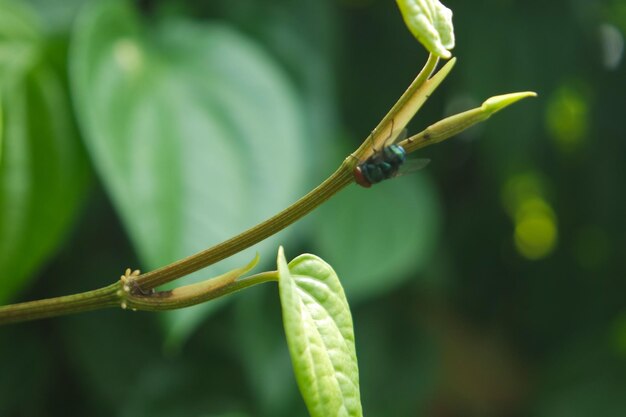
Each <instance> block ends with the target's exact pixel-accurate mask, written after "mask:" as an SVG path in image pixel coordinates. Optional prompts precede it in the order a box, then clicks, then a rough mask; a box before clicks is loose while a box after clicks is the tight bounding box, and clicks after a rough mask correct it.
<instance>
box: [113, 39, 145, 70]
mask: <svg viewBox="0 0 626 417" xmlns="http://www.w3.org/2000/svg"><path fill="white" fill-rule="evenodd" d="M113 56H114V57H115V62H117V64H118V65H119V66H120V67H121V68H122V69H123V70H124V71H126V72H128V73H133V74H134V73H137V72H138V71H139V70H140V69H141V67H142V65H143V53H142V51H141V49H139V46H138V45H137V42H135V41H133V40H131V39H120V40H119V41H117V42H115V46H114V47H113Z"/></svg>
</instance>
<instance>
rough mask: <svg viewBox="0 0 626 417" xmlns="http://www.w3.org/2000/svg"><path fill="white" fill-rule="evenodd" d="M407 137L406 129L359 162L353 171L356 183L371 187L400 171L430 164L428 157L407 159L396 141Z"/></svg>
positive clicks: (412, 169) (409, 170)
mask: <svg viewBox="0 0 626 417" xmlns="http://www.w3.org/2000/svg"><path fill="white" fill-rule="evenodd" d="M405 137H406V129H404V130H403V131H402V132H401V133H400V134H399V135H398V136H397V137H396V138H395V140H392V141H391V144H389V145H386V146H384V147H383V148H382V149H381V150H380V151H376V152H374V154H372V156H370V157H369V158H367V159H366V160H365V161H363V162H361V163H360V164H358V165H357V166H356V167H355V168H354V171H353V173H354V179H355V181H356V183H357V184H359V185H360V186H362V187H365V188H369V187H371V186H372V184H377V183H379V182H381V181H384V180H387V179H389V178H393V177H395V176H397V175H398V174H399V173H406V172H411V171H416V170H418V169H421V168H424V167H425V166H426V165H428V162H429V160H428V159H411V160H408V161H407V158H406V151H405V150H404V148H403V147H402V146H400V145H398V144H395V143H394V142H399V141H401V140H402V139H404V138H405ZM390 139H391V138H390ZM387 141H389V139H388V140H387ZM405 162H406V164H405Z"/></svg>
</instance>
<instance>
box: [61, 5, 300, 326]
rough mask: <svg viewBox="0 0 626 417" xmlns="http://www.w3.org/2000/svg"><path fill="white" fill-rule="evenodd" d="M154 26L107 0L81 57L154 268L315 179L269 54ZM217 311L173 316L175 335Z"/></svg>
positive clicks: (78, 89)
mask: <svg viewBox="0 0 626 417" xmlns="http://www.w3.org/2000/svg"><path fill="white" fill-rule="evenodd" d="M151 23H152V24H151V25H150V26H144V25H143V24H142V21H141V20H140V19H139V18H138V16H137V15H136V14H135V13H134V11H133V10H132V9H130V8H129V7H128V6H127V5H125V4H123V3H119V2H102V3H100V4H98V5H96V6H94V7H90V8H88V9H87V10H86V11H85V14H84V15H83V16H82V17H81V18H80V19H79V21H78V25H77V27H76V31H75V34H74V48H73V53H72V56H71V69H72V76H73V83H74V85H73V86H74V96H75V100H76V102H77V108H78V114H79V119H80V122H81V127H82V128H83V132H84V134H85V139H86V142H87V145H88V150H89V151H90V153H91V156H92V158H93V159H94V161H95V164H96V167H97V169H98V172H99V174H100V176H101V177H102V180H103V182H104V183H105V185H106V188H107V190H108V192H109V194H110V196H111V198H112V200H113V202H114V204H115V206H116V208H117V210H118V212H119V213H120V215H121V218H122V220H123V222H124V225H125V227H126V229H127V231H128V233H129V234H130V237H131V240H132V241H133V243H134V245H135V247H136V249H137V251H138V252H139V255H140V259H141V260H142V263H143V265H144V266H145V267H147V268H150V269H152V268H156V267H159V266H162V265H164V264H167V263H169V262H172V261H175V260H178V259H180V258H182V257H185V256H188V255H191V254H192V253H195V252H197V251H200V250H203V249H205V248H207V247H209V246H211V245H213V244H216V243H219V242H221V241H223V240H225V239H227V238H229V237H231V236H233V235H234V234H236V233H239V232H241V231H243V230H244V229H245V228H247V227H250V226H252V225H254V224H255V223H257V222H259V221H261V220H263V219H265V218H267V217H269V216H270V215H272V214H274V213H275V212H277V211H278V210H279V209H282V208H284V207H285V206H286V205H288V204H289V203H291V202H292V201H293V200H295V199H296V198H297V197H298V196H299V195H300V194H301V193H302V191H303V190H302V186H303V180H304V178H305V175H306V172H305V171H304V170H303V169H302V165H303V161H304V154H305V152H304V143H303V137H304V133H303V132H304V123H303V121H302V119H303V118H302V110H301V103H300V102H299V101H298V97H297V96H296V94H295V93H294V91H293V89H292V87H291V86H290V84H289V83H288V82H287V79H286V76H285V75H284V74H283V72H282V71H281V70H280V68H278V67H277V66H276V64H275V63H274V62H273V61H272V59H271V58H270V57H268V56H267V55H266V54H265V53H264V51H262V50H261V49H260V48H259V47H258V46H257V45H256V44H254V43H253V42H252V41H251V40H249V39H247V38H245V37H244V36H243V35H241V34H239V33H237V32H236V31H235V30H234V29H231V28H229V27H226V26H224V25H218V24H209V23H206V24H197V23H193V22H189V21H184V20H172V19H164V20H162V21H156V22H151ZM282 238H283V239H284V235H283V236H282ZM275 245H276V241H275V240H272V239H270V240H268V241H266V242H264V243H263V244H261V245H259V246H256V247H255V248H254V251H257V252H259V253H260V254H261V256H262V255H263V254H264V253H265V254H267V251H268V250H269V248H274V247H275ZM251 256H253V252H251V251H247V252H244V253H241V254H238V255H237V256H234V257H232V258H229V259H227V260H225V261H223V262H221V263H219V264H218V265H215V266H212V267H211V268H210V269H209V270H205V271H202V272H201V274H200V275H195V276H194V277H191V278H190V279H188V280H186V282H189V281H193V280H194V278H195V277H197V278H203V277H206V276H207V275H220V274H222V273H224V272H226V271H228V270H231V269H233V268H236V267H237V266H239V265H241V263H244V262H246V260H247V259H249V257H251ZM214 306H215V303H209V304H206V305H203V306H198V307H193V308H191V309H188V310H181V311H176V312H173V313H172V314H171V315H169V316H168V317H169V319H170V325H171V326H172V327H171V330H172V331H174V332H175V333H176V334H177V337H178V338H183V337H184V336H185V335H186V334H188V333H189V332H190V331H191V330H193V328H194V327H195V326H196V325H197V324H198V322H199V320H200V319H201V318H202V317H204V316H205V315H206V314H207V312H208V310H209V309H212V308H214Z"/></svg>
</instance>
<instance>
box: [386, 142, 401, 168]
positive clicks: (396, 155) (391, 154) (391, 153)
mask: <svg viewBox="0 0 626 417" xmlns="http://www.w3.org/2000/svg"><path fill="white" fill-rule="evenodd" d="M383 156H384V159H385V162H388V163H390V164H395V165H398V166H399V165H402V163H403V162H404V161H405V160H406V151H405V150H404V148H403V147H402V146H400V145H390V146H387V147H386V148H385V149H383Z"/></svg>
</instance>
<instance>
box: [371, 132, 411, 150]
mask: <svg viewBox="0 0 626 417" xmlns="http://www.w3.org/2000/svg"><path fill="white" fill-rule="evenodd" d="M407 133H408V130H406V128H404V129H402V130H401V131H400V132H399V133H398V134H397V135H395V136H393V135H392V136H389V137H388V138H387V139H385V142H383V148H386V147H387V146H391V145H393V144H394V143H398V142H402V141H403V140H404V139H406V137H407ZM378 151H380V149H378Z"/></svg>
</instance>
